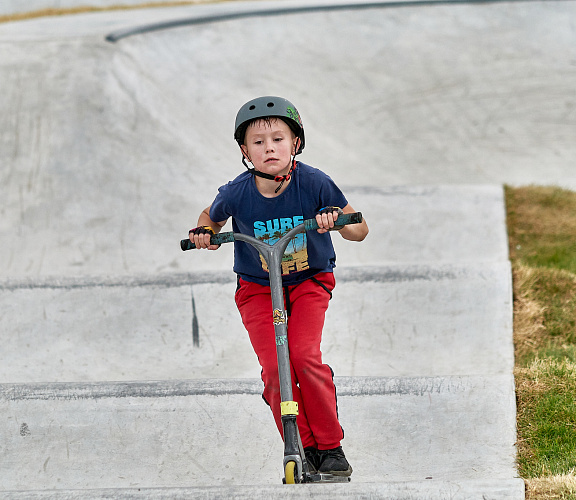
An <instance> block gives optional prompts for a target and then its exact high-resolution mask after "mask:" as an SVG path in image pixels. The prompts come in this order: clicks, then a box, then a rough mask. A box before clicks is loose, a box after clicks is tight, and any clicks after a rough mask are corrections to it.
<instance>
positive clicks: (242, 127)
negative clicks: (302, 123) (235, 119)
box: [238, 116, 300, 146]
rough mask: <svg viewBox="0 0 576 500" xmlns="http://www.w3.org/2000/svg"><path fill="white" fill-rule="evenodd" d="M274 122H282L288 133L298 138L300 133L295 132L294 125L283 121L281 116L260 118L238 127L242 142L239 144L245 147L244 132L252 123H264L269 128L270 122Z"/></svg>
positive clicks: (288, 121) (286, 120)
mask: <svg viewBox="0 0 576 500" xmlns="http://www.w3.org/2000/svg"><path fill="white" fill-rule="evenodd" d="M276 120H282V121H283V122H284V123H285V124H286V125H288V127H289V128H290V131H291V132H292V133H293V134H294V137H299V133H300V131H299V130H296V125H294V124H293V123H291V121H290V120H288V119H284V118H283V117H281V116H260V117H258V118H253V119H252V120H250V121H247V122H246V123H244V124H242V126H241V127H240V129H239V131H238V133H239V135H240V137H242V140H241V141H240V143H241V144H243V145H244V146H245V145H246V131H247V130H248V127H250V126H251V125H253V124H254V123H256V122H264V123H265V124H266V125H268V126H269V127H271V126H272V121H276Z"/></svg>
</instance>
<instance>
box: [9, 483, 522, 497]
mask: <svg viewBox="0 0 576 500" xmlns="http://www.w3.org/2000/svg"><path fill="white" fill-rule="evenodd" d="M375 479H377V478H375ZM2 498H4V499H5V500H21V499H31V500H48V499H59V500H76V499H86V500H95V499H124V500H130V499H139V498H148V499H158V500H161V499H187V498H194V499H197V500H216V499H229V498H234V499H235V500H255V499H266V500H268V499H271V498H282V499H286V500H292V499H294V500H296V499H312V498H313V499H320V500H332V499H335V498H346V499H349V500H354V499H376V498H394V499H395V500H416V499H418V500H425V499H434V500H439V499H451V500H463V499H467V500H471V499H478V500H483V499H486V498H490V499H491V500H521V499H524V498H525V484H524V481H523V480H522V479H520V478H512V479H497V480H490V479H481V480H464V481H458V480H454V481H436V480H429V481H406V482H387V483H354V482H353V480H352V482H351V483H348V484H340V485H337V484H322V485H318V484H300V485H294V486H284V485H276V486H234V487H198V488H150V489H146V488H142V489H124V490H121V489H103V490H83V491H79V490H48V491H5V492H2Z"/></svg>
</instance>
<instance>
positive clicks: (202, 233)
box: [188, 226, 220, 250]
mask: <svg viewBox="0 0 576 500" xmlns="http://www.w3.org/2000/svg"><path fill="white" fill-rule="evenodd" d="M213 234H216V233H215V232H214V229H212V228H211V227H210V226H199V227H195V228H194V229H190V231H188V237H189V238H190V241H191V242H192V243H194V245H196V248H207V249H208V250H217V249H218V248H220V245H211V244H210V238H211V237H212V235H213Z"/></svg>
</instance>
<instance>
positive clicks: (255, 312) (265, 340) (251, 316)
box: [236, 279, 316, 447]
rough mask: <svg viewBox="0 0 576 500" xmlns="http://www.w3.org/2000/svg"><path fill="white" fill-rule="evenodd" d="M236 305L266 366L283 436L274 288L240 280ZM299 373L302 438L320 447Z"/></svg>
mask: <svg viewBox="0 0 576 500" xmlns="http://www.w3.org/2000/svg"><path fill="white" fill-rule="evenodd" d="M236 305H237V306H238V310H239V311H240V315H241V316H242V322H243V323H244V326H245V328H246V330H247V331H248V335H249V336H250V342H251V343H252V347H253V348H254V352H255V353H256V355H257V356H258V361H259V363H260V366H261V367H262V380H263V382H264V393H263V395H262V396H263V398H264V400H265V401H266V402H267V403H268V405H269V406H270V409H271V410H272V414H273V415H274V420H275V421H276V426H277V427H278V431H279V432H280V435H282V434H283V431H282V419H281V414H280V401H281V397H280V382H279V377H278V358H277V355H276V336H275V333H274V325H273V323H272V299H271V297H270V288H269V287H266V286H262V285H258V284H256V283H250V282H247V281H244V280H242V279H241V280H240V287H239V289H238V290H237V291H236ZM295 380H296V378H295V374H294V373H293V372H292V392H293V399H294V401H296V402H297V403H298V406H299V415H298V417H297V423H298V429H299V431H300V438H301V439H302V445H303V446H304V447H308V446H314V447H316V441H315V440H314V437H313V435H312V432H311V431H310V427H309V426H308V421H307V417H306V410H305V408H304V404H303V402H302V398H301V395H300V389H299V388H298V386H297V385H296V381H295Z"/></svg>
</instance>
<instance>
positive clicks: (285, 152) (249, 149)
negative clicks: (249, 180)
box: [242, 118, 298, 175]
mask: <svg viewBox="0 0 576 500" xmlns="http://www.w3.org/2000/svg"><path fill="white" fill-rule="evenodd" d="M297 141H298V139H297V137H296V136H295V135H294V132H292V130H291V129H290V127H289V126H288V125H287V124H286V122H284V121H283V120H281V119H279V118H270V120H264V119H262V120H256V121H254V122H252V123H251V124H250V125H249V126H248V128H247V129H246V135H245V136H244V144H243V145H242V152H243V153H244V156H246V159H247V160H248V161H249V162H251V163H252V165H254V168H255V169H256V170H259V171H260V172H265V173H267V174H270V175H285V174H287V173H288V171H289V170H290V163H291V160H292V155H293V154H294V152H295V151H296V143H297Z"/></svg>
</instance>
